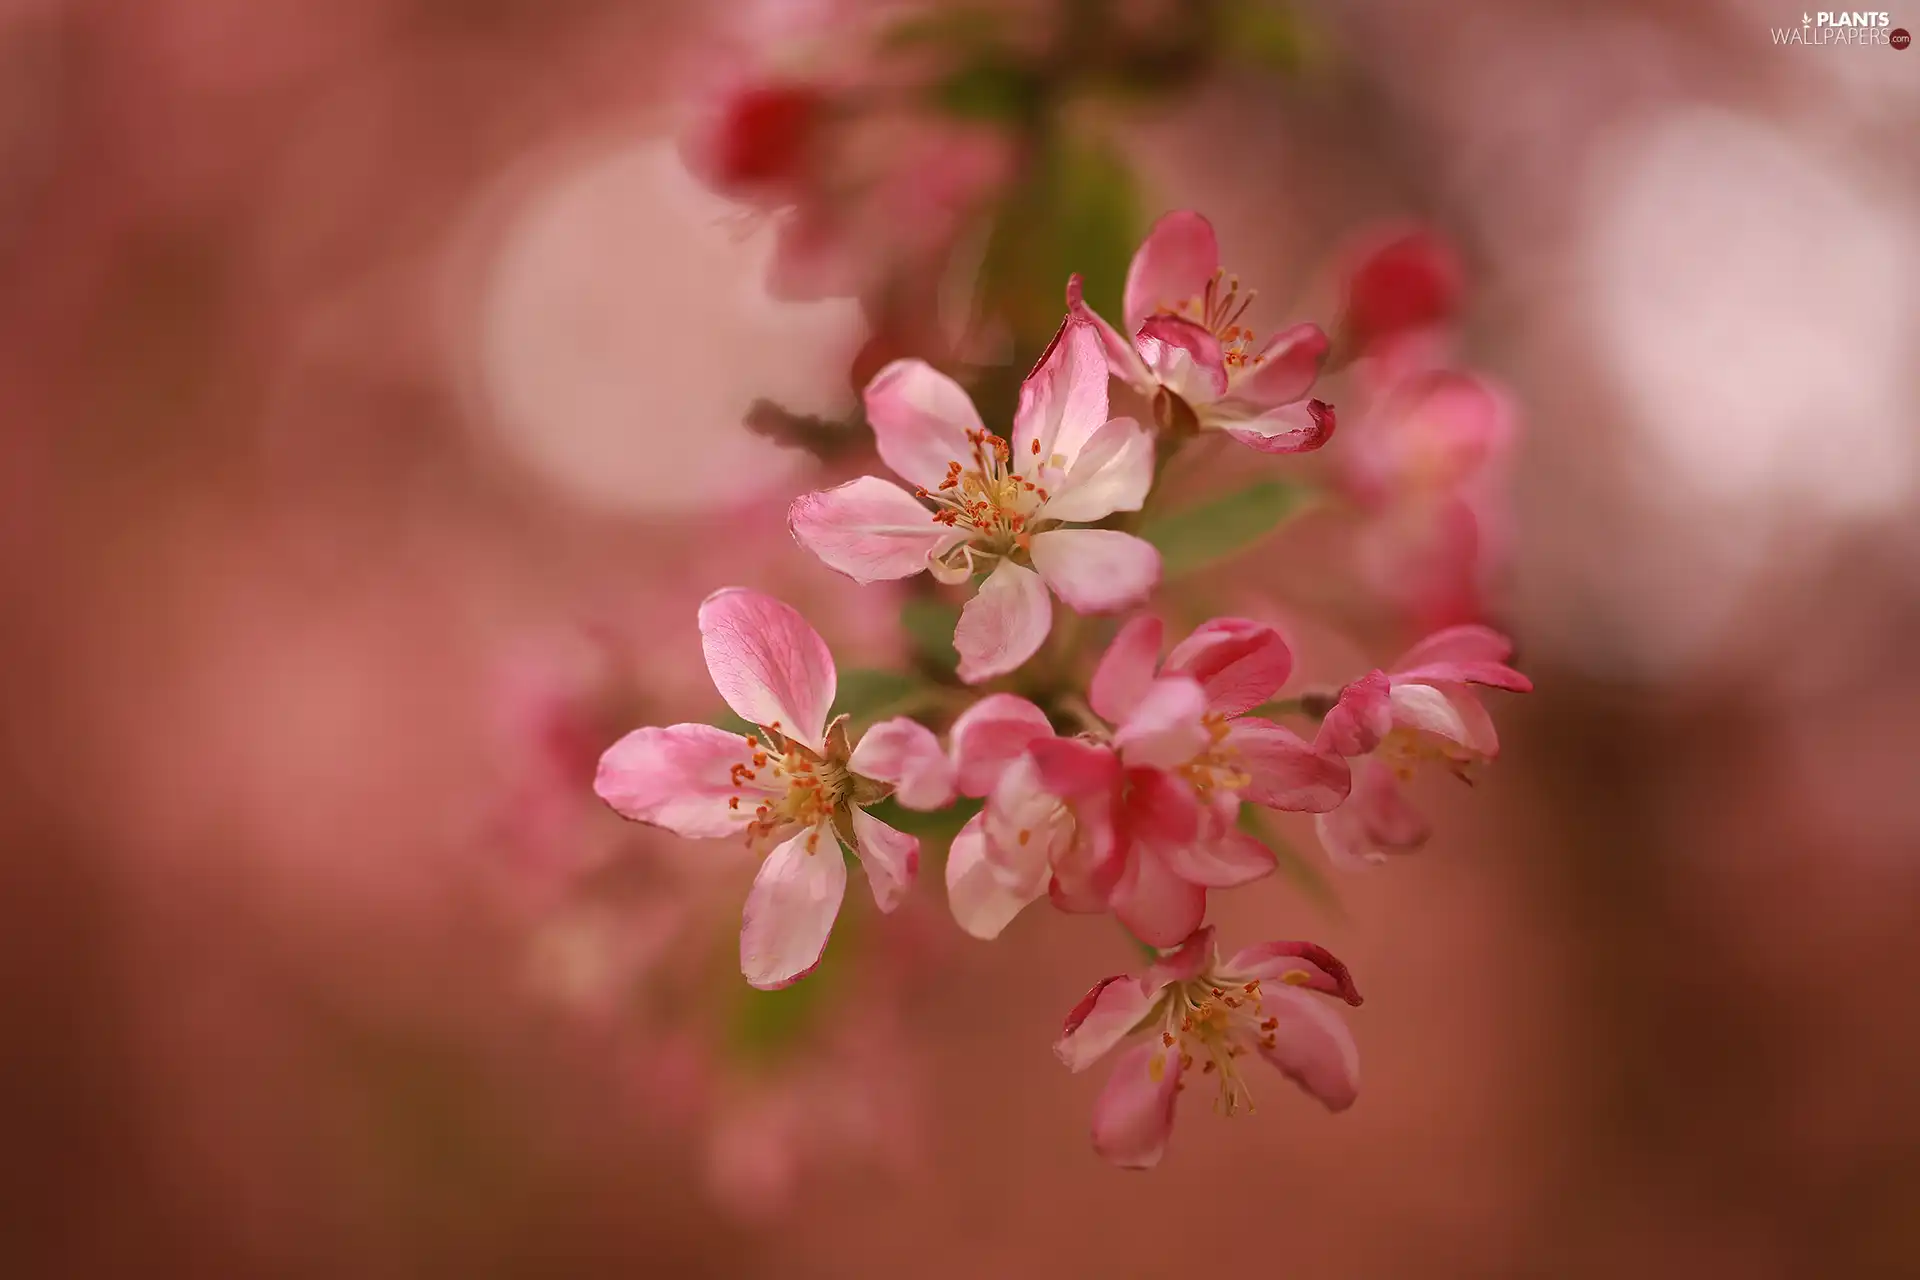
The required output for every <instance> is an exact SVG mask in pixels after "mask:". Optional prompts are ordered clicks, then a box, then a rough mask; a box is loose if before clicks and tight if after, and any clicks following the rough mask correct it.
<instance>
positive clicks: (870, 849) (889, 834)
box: [835, 809, 920, 911]
mask: <svg viewBox="0 0 1920 1280" xmlns="http://www.w3.org/2000/svg"><path fill="white" fill-rule="evenodd" d="M853 842H854V843H853V852H854V856H855V857H857V858H859V859H860V865H861V867H862V868H864V869H865V870H866V873H867V884H868V885H869V886H870V887H871V888H872V889H873V901H874V904H875V905H876V906H878V907H879V908H880V909H881V910H882V911H892V910H893V909H894V908H895V907H897V906H899V905H900V903H901V902H902V901H903V900H904V899H905V898H906V896H907V890H909V889H911V888H912V887H913V881H914V877H916V876H918V875H919V874H920V841H919V840H918V839H916V838H915V837H913V836H910V835H908V834H907V833H906V832H904V831H896V830H895V829H894V828H892V827H890V826H888V825H887V824H886V823H884V822H882V821H880V819H878V818H876V817H874V816H873V815H872V814H870V813H868V812H867V811H866V810H865V809H855V810H854V811H853ZM835 853H836V855H837V854H838V850H835ZM843 876H844V873H843Z"/></svg>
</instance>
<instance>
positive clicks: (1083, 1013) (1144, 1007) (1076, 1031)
mask: <svg viewBox="0 0 1920 1280" xmlns="http://www.w3.org/2000/svg"><path fill="white" fill-rule="evenodd" d="M1164 986H1165V984H1164V983H1160V984H1157V985H1154V986H1151V987H1149V986H1148V985H1147V984H1146V983H1145V982H1143V981H1141V980H1140V979H1139V978H1136V977H1134V976H1133V975H1132V974H1126V973H1123V974H1120V975H1119V976H1118V977H1113V978H1104V979H1102V980H1101V981H1099V982H1097V983H1095V984H1094V987H1093V990H1091V991H1089V992H1087V994H1086V995H1085V996H1083V997H1082V998H1081V1000H1080V1003H1079V1004H1077V1005H1075V1006H1074V1007H1073V1012H1071V1013H1069V1014H1068V1015H1067V1024H1066V1029H1065V1030H1064V1031H1063V1032H1062V1033H1061V1036H1060V1039H1059V1040H1057V1041H1055V1042H1054V1046H1053V1053H1054V1056H1055V1057H1057V1058H1059V1059H1060V1062H1061V1064H1062V1065H1063V1066H1065V1067H1066V1068H1067V1070H1069V1071H1085V1070H1086V1069H1087V1068H1088V1067H1090V1066H1092V1065H1093V1064H1094V1063H1096V1062H1098V1061H1099V1060H1100V1059H1101V1058H1103V1057H1105V1056H1106V1053H1107V1051H1108V1050H1109V1049H1111V1048H1113V1046H1115V1045H1117V1044H1119V1043H1120V1042H1121V1041H1122V1040H1125V1039H1126V1038H1127V1037H1128V1036H1129V1035H1131V1034H1132V1033H1133V1029H1134V1028H1135V1027H1137V1026H1138V1025H1139V1024H1140V1020H1141V1019H1142V1018H1144V1017H1146V1016H1147V1015H1148V1014H1149V1013H1151V1012H1152V1011H1153V1006H1154V1003H1155V1002H1156V1001H1157V1000H1159V998H1160V992H1161V990H1162V989H1163V988H1164Z"/></svg>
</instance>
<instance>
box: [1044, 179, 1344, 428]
mask: <svg viewBox="0 0 1920 1280" xmlns="http://www.w3.org/2000/svg"><path fill="white" fill-rule="evenodd" d="M1253 299H1254V294H1253V292H1252V291H1251V290H1248V291H1245V292H1243V291H1242V290H1241V288H1240V282H1239V279H1238V278H1237V277H1234V276H1228V275H1225V274H1224V273H1223V272H1222V271H1221V269H1220V244H1219V241H1218V239H1217V238H1216V236H1215V235H1214V231H1213V224H1212V223H1210V222H1208V221H1207V220H1206V219H1205V218H1204V217H1202V216H1201V215H1199V214H1197V213H1194V212H1191V211H1189V210H1181V211H1179V212H1175V213H1169V214H1167V215H1166V216H1165V217H1163V218H1161V219H1160V220H1159V221H1158V222H1156V223H1154V224H1153V229H1152V230H1150V231H1149V232H1148V233H1147V238H1146V239H1145V240H1144V241H1143V242H1142V243H1141V245H1140V248H1139V251H1138V252H1136V253H1135V254H1134V257H1133V264H1132V266H1131V267H1130V268H1129V269H1128V271H1127V285H1126V296H1125V307H1126V316H1125V318H1126V324H1127V328H1128V330H1130V331H1131V332H1132V333H1133V335H1134V336H1133V338H1132V340H1131V341H1129V340H1128V339H1127V338H1125V337H1123V336H1121V334H1120V333H1119V332H1118V331H1117V330H1116V329H1114V327H1113V326H1112V325H1110V324H1108V323H1107V322H1106V321H1105V320H1103V319H1101V318H1100V317H1099V316H1098V315H1097V314H1095V313H1094V311H1093V309H1092V308H1091V307H1089V306H1087V304H1086V300H1085V298H1084V297H1083V296H1082V292H1081V283H1080V277H1079V276H1077V275H1076V276H1074V277H1073V278H1072V279H1071V280H1069V281H1068V283H1067V308H1068V310H1069V312H1070V313H1071V314H1072V315H1073V316H1075V317H1076V318H1078V319H1081V320H1084V321H1086V322H1087V323H1089V324H1091V325H1093V326H1094V329H1095V332H1097V333H1098V334H1099V335H1100V340H1101V347H1102V349H1103V350H1104V351H1105V352H1106V357H1107V364H1108V367H1109V368H1110V370H1111V371H1112V373H1113V376H1114V377H1116V378H1119V379H1120V380H1121V381H1122V382H1125V383H1126V384H1127V385H1128V386H1130V387H1132V388H1134V390H1136V391H1138V392H1140V393H1141V394H1142V395H1145V396H1148V397H1150V398H1151V399H1152V400H1153V406H1154V416H1155V420H1156V421H1157V422H1158V423H1159V425H1160V427H1161V429H1162V430H1164V431H1166V432H1168V433H1170V434H1174V435H1186V434H1191V433H1192V432H1195V431H1199V430H1202V429H1211V430H1220V431H1224V432H1226V433H1227V434H1228V435H1230V436H1232V437H1233V438H1234V439H1236V440H1238V441H1240V442H1241V443H1242V444H1245V445H1248V446H1250V447H1251V448H1254V449H1258V450H1259V451H1260V452H1262V453H1304V452H1306V451H1308V450H1310V449H1317V448H1319V447H1320V446H1321V445H1323V444H1325V443H1326V442H1327V440H1328V438H1329V437H1331V436H1332V435H1333V429H1334V413H1333V406H1332V405H1330V404H1328V403H1326V402H1325V401H1324V400H1314V399H1309V398H1308V396H1307V392H1308V391H1310V390H1312V388H1313V384H1314V380H1315V379H1316V378H1317V377H1319V374H1320V366H1321V364H1322V363H1323V362H1324V361H1325V360H1326V356H1327V346H1328V344H1327V335H1326V334H1325V333H1323V332H1321V330H1320V327H1319V326H1318V325H1314V324H1297V325H1294V326H1293V327H1291V328H1288V329H1284V330H1282V331H1280V332H1279V333H1276V334H1274V335H1273V336H1272V337H1271V338H1269V339H1267V340H1266V341H1265V342H1264V343H1263V342H1260V341H1259V337H1258V335H1257V334H1256V333H1255V332H1254V331H1253V330H1252V329H1250V328H1248V327H1247V326H1246V325H1245V324H1243V323H1242V321H1243V320H1244V318H1245V316H1246V313H1247V309H1248V308H1249V307H1250V306H1251V305H1252V303H1253Z"/></svg>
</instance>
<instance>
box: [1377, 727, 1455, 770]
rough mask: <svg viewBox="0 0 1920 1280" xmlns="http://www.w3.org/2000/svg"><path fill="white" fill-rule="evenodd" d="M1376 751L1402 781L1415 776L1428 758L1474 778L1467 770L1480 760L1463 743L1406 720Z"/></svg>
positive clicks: (1388, 733) (1389, 732) (1390, 732)
mask: <svg viewBox="0 0 1920 1280" xmlns="http://www.w3.org/2000/svg"><path fill="white" fill-rule="evenodd" d="M1374 754H1375V755H1377V756H1379V757H1380V759H1381V760H1383V761H1385V762H1386V764H1387V767H1388V768H1390V769H1392V770H1393V772H1394V773H1395V775H1397V776H1398V777H1399V778H1400V780H1401V781H1402V782H1405V781H1407V780H1409V779H1410V778H1412V777H1413V775H1414V772H1415V771H1416V769H1417V768H1418V766H1420V765H1421V764H1423V763H1425V762H1427V761H1437V762H1438V763H1440V764H1442V765H1444V766H1446V768H1447V770H1448V772H1450V773H1452V774H1453V775H1454V776H1455V777H1457V778H1459V779H1460V780H1461V781H1463V782H1471V781H1473V779H1472V778H1471V777H1470V776H1468V770H1469V767H1470V766H1471V765H1473V764H1475V763H1477V761H1478V756H1476V755H1475V753H1474V752H1472V751H1470V750H1468V749H1467V748H1466V747H1464V746H1462V745H1461V744H1460V743H1458V742H1454V741H1453V740H1451V739H1449V738H1444V737H1441V736H1440V735H1439V734H1436V733H1428V732H1425V731H1423V730H1420V729H1416V728H1414V727H1412V726H1411V725H1404V724H1402V725H1395V726H1394V727H1393V728H1392V729H1390V730H1388V731H1387V735H1386V736H1385V737H1384V738H1382V739H1380V745H1379V746H1378V747H1377V748H1375V751H1374Z"/></svg>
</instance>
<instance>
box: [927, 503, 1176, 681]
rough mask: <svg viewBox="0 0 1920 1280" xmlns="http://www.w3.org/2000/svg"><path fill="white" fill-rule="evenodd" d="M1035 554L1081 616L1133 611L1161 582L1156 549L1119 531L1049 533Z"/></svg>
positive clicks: (1037, 540) (1035, 545)
mask: <svg viewBox="0 0 1920 1280" xmlns="http://www.w3.org/2000/svg"><path fill="white" fill-rule="evenodd" d="M1029 552H1030V553H1031V555H1032V556H1033V567H1034V568H1035V569H1037V570H1039V572H1040V576H1041V577H1042V578H1044V579H1046V584H1047V585H1048V586H1049V587H1052V588H1053V592H1054V594H1055V595H1057V596H1059V597H1060V598H1061V599H1062V600H1065V601H1066V602H1067V603H1068V604H1069V605H1071V606H1072V607H1073V609H1074V611H1075V612H1076V613H1112V612H1114V611H1115V610H1118V609H1126V608H1130V607H1131V606H1133V605H1136V604H1139V603H1140V602H1141V601H1142V600H1144V599H1146V598H1147V597H1148V596H1149V595H1151V594H1152V592H1153V589H1154V587H1155V586H1157V585H1159V582H1160V553H1159V552H1158V551H1156V550H1154V547H1153V544H1152V543H1150V542H1147V541H1145V540H1144V539H1141V538H1136V537H1134V536H1133V535H1132V534H1130V533H1122V532H1120V531H1119V530H1118V529H1049V530H1048V531H1047V532H1045V533H1041V534H1035V535H1034V538H1033V541H1032V543H1031V544H1030V546H1029ZM1043 638H1044V633H1043ZM1035 647H1038V641H1036V642H1035ZM964 678H965V677H964V676H963V677H962V679H964Z"/></svg>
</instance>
